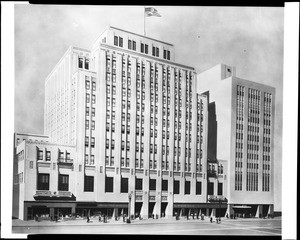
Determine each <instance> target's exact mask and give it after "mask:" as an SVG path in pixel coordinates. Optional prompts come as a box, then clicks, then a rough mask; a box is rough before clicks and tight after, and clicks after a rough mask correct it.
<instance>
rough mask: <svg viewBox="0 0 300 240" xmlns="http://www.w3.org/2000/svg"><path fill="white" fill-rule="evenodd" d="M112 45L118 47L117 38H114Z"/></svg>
mask: <svg viewBox="0 0 300 240" xmlns="http://www.w3.org/2000/svg"><path fill="white" fill-rule="evenodd" d="M114 45H115V46H118V37H117V36H115V37H114Z"/></svg>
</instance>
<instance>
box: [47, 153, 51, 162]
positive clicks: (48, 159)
mask: <svg viewBox="0 0 300 240" xmlns="http://www.w3.org/2000/svg"><path fill="white" fill-rule="evenodd" d="M50 160H51V152H50V151H46V161H50Z"/></svg>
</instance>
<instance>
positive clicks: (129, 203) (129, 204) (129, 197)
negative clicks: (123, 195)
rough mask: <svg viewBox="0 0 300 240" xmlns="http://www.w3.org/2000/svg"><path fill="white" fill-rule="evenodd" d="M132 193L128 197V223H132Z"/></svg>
mask: <svg viewBox="0 0 300 240" xmlns="http://www.w3.org/2000/svg"><path fill="white" fill-rule="evenodd" d="M131 197H132V196H131V193H129V194H128V199H129V202H128V220H127V223H130V206H131Z"/></svg>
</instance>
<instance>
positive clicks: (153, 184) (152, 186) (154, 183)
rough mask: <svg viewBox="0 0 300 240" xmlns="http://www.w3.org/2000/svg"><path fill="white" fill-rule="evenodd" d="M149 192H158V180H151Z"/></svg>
mask: <svg viewBox="0 0 300 240" xmlns="http://www.w3.org/2000/svg"><path fill="white" fill-rule="evenodd" d="M149 190H156V179H150V186H149Z"/></svg>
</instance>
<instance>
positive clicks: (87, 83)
mask: <svg viewBox="0 0 300 240" xmlns="http://www.w3.org/2000/svg"><path fill="white" fill-rule="evenodd" d="M85 89H87V90H89V89H90V81H89V80H88V79H87V80H85Z"/></svg>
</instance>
